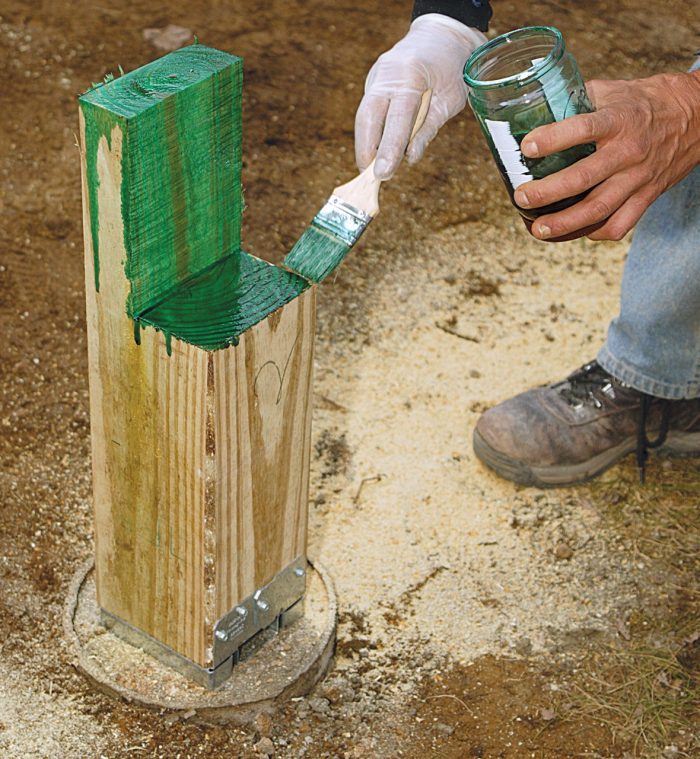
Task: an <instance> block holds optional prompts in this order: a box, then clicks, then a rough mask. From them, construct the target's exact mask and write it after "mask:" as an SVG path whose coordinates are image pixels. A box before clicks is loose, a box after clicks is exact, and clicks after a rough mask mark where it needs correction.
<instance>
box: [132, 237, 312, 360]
mask: <svg viewBox="0 0 700 759" xmlns="http://www.w3.org/2000/svg"><path fill="white" fill-rule="evenodd" d="M308 287H309V283H308V282H307V281H306V280H305V279H302V278H301V277H297V276H296V274H292V273H291V272H288V271H285V270H284V269H280V268H279V267H277V266H273V265H272V264H269V263H267V262H266V261H261V260H260V259H259V258H255V257H254V256H250V255H248V254H247V253H245V252H243V251H241V252H240V253H238V254H233V255H231V256H229V257H228V258H226V259H224V260H223V261H219V262H217V263H215V264H214V265H213V266H210V267H209V268H208V269H207V270H206V271H204V272H202V273H201V274H199V275H197V276H196V277H193V278H192V279H190V280H189V281H188V282H185V283H184V284H183V285H182V286H180V287H179V288H177V290H175V291H174V292H173V293H172V294H171V295H170V296H169V297H168V298H166V299H165V300H164V301H163V302H162V303H160V304H159V305H157V306H155V307H153V308H151V309H149V310H148V311H146V312H145V313H144V314H142V315H141V316H140V317H139V318H138V321H137V323H138V324H143V325H147V326H150V327H155V328H156V329H159V330H161V331H162V332H163V333H164V334H165V336H166V345H167V344H168V343H169V341H170V338H171V337H176V338H177V339H178V340H183V341H184V342H186V343H191V344H192V345H197V346H198V347H200V348H204V349H205V350H209V351H213V350H218V349H220V348H226V347H228V346H229V345H236V344H237V343H238V339H239V337H240V336H241V335H242V334H243V333H244V332H245V331H246V330H247V329H250V327H252V326H253V325H254V324H257V323H258V322H260V321H262V320H263V319H264V318H265V317H266V316H268V315H269V314H271V313H272V312H273V311H276V310H277V309H278V308H280V307H281V306H283V305H284V304H285V303H289V302H290V301H291V300H293V299H294V298H296V297H297V296H298V295H300V294H301V293H302V292H303V291H304V290H306V289H307V288H308Z"/></svg>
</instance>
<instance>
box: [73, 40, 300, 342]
mask: <svg viewBox="0 0 700 759" xmlns="http://www.w3.org/2000/svg"><path fill="white" fill-rule="evenodd" d="M242 79H243V75H242V61H241V59H240V58H236V57H234V56H231V55H228V54H227V53H223V52H221V51H218V50H213V49H212V48H207V47H204V46H202V45H198V44H195V45H192V46H190V47H187V48H183V49H181V50H177V51H175V52H173V53H170V54H169V55H166V56H164V57H163V58H161V59H159V60H157V61H154V62H153V63H150V64H148V65H147V66H144V67H142V68H140V69H138V70H137V71H133V72H130V73H128V74H124V75H123V76H121V77H120V78H117V79H114V78H112V79H110V80H105V83H104V84H101V85H99V86H97V87H96V88H94V89H92V90H90V91H89V92H87V93H86V94H85V95H83V96H82V97H81V98H80V105H81V108H82V110H83V114H84V117H85V143H86V144H85V150H86V165H87V185H88V199H89V204H90V231H91V235H92V240H93V252H94V257H95V288H96V289H97V290H98V291H99V272H100V246H99V219H100V214H99V175H98V168H97V156H98V148H99V145H100V140H101V139H102V138H105V139H106V140H107V146H108V147H109V148H110V149H111V147H112V142H111V134H112V130H113V129H114V128H115V127H118V128H119V129H120V130H121V132H122V135H123V140H122V160H121V169H122V188H121V192H122V197H121V208H122V221H123V226H124V247H125V249H126V261H125V262H124V272H125V275H126V277H127V278H128V280H129V283H130V285H131V288H130V293H129V296H128V300H127V303H126V304H125V310H126V312H127V313H128V315H129V316H130V317H131V318H133V319H134V339H135V341H136V342H137V343H139V342H140V329H141V326H142V325H147V326H152V327H154V328H156V329H158V330H160V331H162V332H163V334H164V336H165V341H166V348H167V351H168V353H170V352H171V341H172V337H173V336H174V337H177V338H178V339H180V340H184V341H186V342H189V343H192V344H194V345H197V346H199V347H202V348H204V349H206V350H216V349H217V348H223V347H225V346H227V345H231V344H235V343H236V342H237V341H238V338H239V336H240V335H241V334H242V333H243V332H244V331H245V330H246V329H248V328H249V327H251V326H252V325H253V324H255V323H257V322H259V321H261V320H262V319H264V318H265V317H266V316H267V315H269V314H270V313H272V312H273V311H274V310H276V309H278V308H280V307H281V306H282V305H284V304H285V303H288V302H289V301H291V300H292V299H293V298H295V297H296V296H297V295H299V294H300V293H301V292H302V291H303V290H304V289H306V288H307V287H308V286H309V285H308V282H306V281H305V280H304V279H301V278H300V277H297V276H296V275H294V274H292V273H290V272H288V271H285V270H283V269H280V268H278V267H275V266H271V265H270V264H267V263H265V262H263V261H260V260H259V259H256V258H253V257H252V256H249V255H248V254H247V253H244V252H243V251H241V247H240V230H241V215H242V210H243V198H242V188H241V183H240V177H241V163H242V161H241V158H242V156H241V91H242Z"/></svg>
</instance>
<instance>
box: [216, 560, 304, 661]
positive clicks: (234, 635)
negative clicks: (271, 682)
mask: <svg viewBox="0 0 700 759" xmlns="http://www.w3.org/2000/svg"><path fill="white" fill-rule="evenodd" d="M305 591H306V558H305V557H303V556H300V557H299V558H298V559H295V560H294V561H293V562H292V563H291V564H288V565H287V566H286V567H285V568H284V569H283V570H282V571H281V572H278V573H277V574H276V575H275V576H274V577H273V578H272V580H271V581H270V582H269V583H268V584H267V585H264V586H263V587H261V588H258V589H257V590H256V591H255V592H254V593H252V594H251V595H250V596H248V598H245V599H243V601H241V602H240V603H239V604H238V605H237V606H236V607H235V608H234V609H232V610H231V611H230V612H229V613H228V614H226V615H225V616H223V617H221V619H219V620H218V622H217V623H216V624H215V625H214V645H213V652H212V660H213V664H214V666H215V667H216V666H218V665H219V664H221V663H222V662H223V661H225V660H226V659H228V658H229V657H230V656H233V655H234V654H235V652H236V651H238V649H240V647H241V646H242V645H243V644H244V643H245V642H246V641H248V640H250V639H251V638H252V637H253V636H254V635H256V634H257V633H259V632H260V631H261V630H264V629H265V628H267V627H270V625H273V624H275V623H276V622H277V620H278V618H279V616H280V615H281V614H282V613H283V612H285V611H286V610H287V609H289V608H290V607H291V606H294V604H295V603H296V602H297V601H298V600H299V599H300V598H301V597H302V596H303V595H304V592H305Z"/></svg>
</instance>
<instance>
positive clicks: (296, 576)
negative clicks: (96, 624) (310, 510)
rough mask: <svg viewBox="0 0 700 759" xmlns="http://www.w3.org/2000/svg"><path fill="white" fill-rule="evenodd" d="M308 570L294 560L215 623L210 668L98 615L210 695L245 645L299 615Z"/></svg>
mask: <svg viewBox="0 0 700 759" xmlns="http://www.w3.org/2000/svg"><path fill="white" fill-rule="evenodd" d="M306 566H307V564H306V557H304V556H300V557H299V558H297V559H295V560H294V561H293V562H292V563H291V564H288V565H287V566H286V567H285V568H284V569H283V570H282V571H281V572H278V573H277V574H276V575H275V576H274V577H273V578H272V580H271V581H270V582H269V583H268V584H267V585H264V586H262V587H261V588H258V589H257V590H256V591H255V592H254V593H252V594H251V595H250V596H248V597H247V598H245V599H244V600H243V601H241V602H240V603H239V604H238V605H237V606H236V607H235V608H233V609H232V610H231V611H230V612H229V613H228V614H226V615H225V616H223V617H221V619H219V620H218V621H217V622H216V624H215V625H214V640H213V643H212V666H211V667H202V666H201V665H199V664H197V663H196V662H193V661H192V660H190V659H188V658H186V657H184V656H182V655H181V654H179V653H177V651H174V650H173V649H171V648H170V647H169V646H166V645H165V644H164V643H161V642H160V641H158V640H155V638H152V637H151V636H150V635H148V634H147V633H145V632H143V631H142V630H139V629H138V628H136V627H134V626H133V625H130V624H129V623H128V622H125V621H124V620H122V619H119V617H116V616H115V615H113V614H111V613H109V612H107V611H105V610H104V609H101V610H100V617H101V621H102V624H103V626H104V627H106V628H107V629H109V630H111V631H112V632H114V633H115V634H116V635H118V636H119V637H120V638H122V639H123V640H126V642H127V643H130V644H131V645H132V646H135V647H137V648H142V649H143V650H144V651H145V652H146V653H148V654H150V655H151V656H153V657H154V658H156V659H158V660H159V661H161V662H163V664H165V665H167V666H169V667H172V668H173V669H175V670H177V671H178V672H180V674H182V675H184V676H185V677H188V678H190V680H194V681H195V682H197V683H199V684H200V685H203V686H204V687H205V688H209V689H211V690H213V689H214V688H218V687H219V685H221V684H222V683H224V682H225V681H226V680H227V679H228V678H229V677H230V676H231V673H232V672H233V667H234V665H235V664H237V663H238V661H239V659H240V658H241V649H242V647H243V646H244V644H246V643H248V642H249V641H250V640H251V639H252V638H254V637H255V636H256V635H257V634H258V633H260V632H262V631H263V630H266V629H267V628H272V629H273V630H275V632H277V631H279V630H280V629H282V628H284V627H288V626H289V625H290V624H292V623H293V622H295V621H296V620H297V619H299V617H301V616H302V615H303V613H304V598H303V597H304V593H305V592H306ZM246 648H247V647H246Z"/></svg>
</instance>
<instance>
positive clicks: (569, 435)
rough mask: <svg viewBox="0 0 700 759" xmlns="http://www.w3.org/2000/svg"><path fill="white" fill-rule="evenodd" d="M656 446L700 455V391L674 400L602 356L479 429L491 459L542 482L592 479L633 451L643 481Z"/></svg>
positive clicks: (508, 471)
mask: <svg viewBox="0 0 700 759" xmlns="http://www.w3.org/2000/svg"><path fill="white" fill-rule="evenodd" d="M650 435H651V436H652V437H653V438H654V439H653V440H650V439H649V436H650ZM650 448H656V449H657V450H658V451H659V453H664V454H667V455H671V456H700V398H693V399H692V400H680V401H669V400H665V399H663V398H655V397H653V396H650V395H646V394H645V393H640V392H639V391H638V390H633V389H632V388H631V387H629V386H628V385H625V384H623V383H622V382H619V381H618V380H616V379H615V378H614V377H612V376H611V375H610V374H608V373H607V372H606V371H605V370H604V369H603V368H602V367H601V366H600V365H599V364H598V363H597V362H595V361H593V362H592V363H590V364H586V365H585V366H583V367H581V369H578V370H577V371H575V372H574V373H573V374H571V375H570V376H569V377H567V378H566V379H565V380H563V381H562V382H557V383H555V384H553V385H546V386H544V387H538V388H535V389H534V390H528V391H527V392H525V393H521V394H520V395H516V396H515V397H514V398H510V399H508V400H507V401H504V402H503V403H499V404H498V405H497V406H494V407H493V408H491V409H489V410H488V411H486V413H484V414H483V415H482V416H481V418H480V419H479V421H478V423H477V425H476V429H475V430H474V453H476V455H477V456H478V457H479V459H481V461H483V462H484V464H486V465H487V466H489V467H491V469H493V470H494V471H496V472H497V473H498V474H499V475H500V476H501V477H505V478H506V479H508V480H513V481H514V482H519V483H522V484H523V485H536V486H538V487H562V486H565V485H574V484H576V483H579V482H585V481H586V480H590V479H592V478H593V477H597V476H598V475H599V474H601V473H602V472H604V471H605V470H606V469H609V468H610V467H611V466H613V464H616V463H617V462H618V461H619V460H620V459H622V458H624V457H625V456H627V455H628V454H629V453H632V452H633V451H636V453H637V464H638V466H639V473H640V479H641V481H642V482H643V481H644V463H645V461H646V457H647V450H648V449H650Z"/></svg>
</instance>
